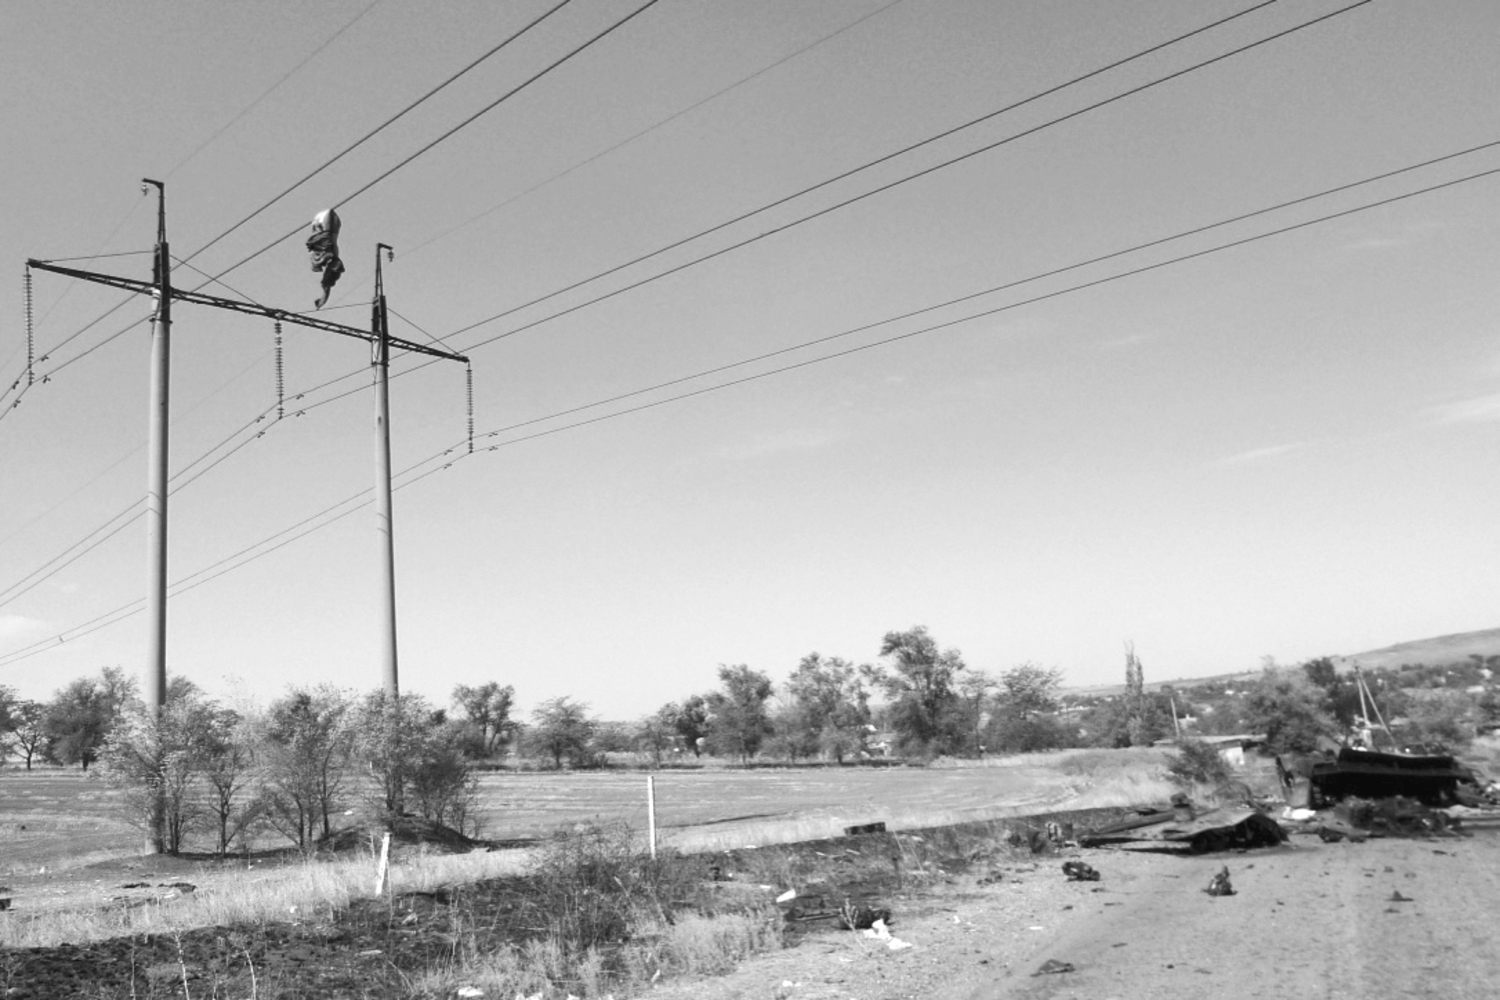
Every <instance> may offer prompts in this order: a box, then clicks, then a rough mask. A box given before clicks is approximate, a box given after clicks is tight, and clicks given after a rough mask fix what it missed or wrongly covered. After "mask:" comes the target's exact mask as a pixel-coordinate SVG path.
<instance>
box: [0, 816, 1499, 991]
mask: <svg viewBox="0 0 1500 1000" xmlns="http://www.w3.org/2000/svg"><path fill="white" fill-rule="evenodd" d="M152 860H153V863H152V864H149V865H142V866H140V867H130V868H129V869H128V870H127V869H119V870H116V869H115V868H114V867H113V865H112V864H111V865H110V866H90V867H88V868H84V869H81V870H77V871H74V872H70V873H68V874H69V875H70V876H72V877H71V878H64V879H59V880H58V881H57V882H55V883H54V882H52V881H51V879H50V878H44V877H38V879H37V880H36V884H35V885H30V886H28V887H27V888H28V889H29V890H31V892H29V893H28V895H29V896H30V898H31V899H33V900H34V901H35V902H36V903H39V904H43V905H45V903H44V900H46V890H49V889H50V890H52V891H57V892H59V894H60V895H63V896H67V897H71V899H72V900H73V901H76V900H77V898H78V895H79V893H80V892H81V893H82V894H83V895H93V894H99V895H108V894H119V893H120V892H121V891H122V881H123V880H127V879H128V880H129V881H131V882H149V883H151V884H152V888H150V889H144V888H143V889H142V890H140V891H142V892H145V893H157V894H159V893H160V892H161V885H160V883H162V882H170V881H172V880H173V879H174V878H183V877H185V876H188V875H189V874H190V873H189V870H188V867H189V866H188V865H187V863H186V862H172V861H169V860H168V859H152ZM1067 860H1083V861H1086V862H1087V863H1088V864H1090V865H1092V866H1093V867H1094V868H1096V869H1097V870H1098V871H1099V872H1100V874H1101V876H1102V878H1101V880H1100V881H1098V882H1070V881H1068V880H1067V879H1066V878H1065V876H1064V874H1063V872H1062V863H1063V862H1064V861H1067ZM173 864H176V865H178V866H180V868H171V866H172V865H173ZM1225 867H1227V869H1228V871H1229V874H1230V877H1231V880H1232V883H1233V886H1234V889H1235V890H1236V892H1235V894H1234V895H1232V896H1222V897H1211V896H1209V895H1208V894H1207V893H1206V892H1204V889H1205V888H1206V887H1207V885H1208V883H1209V881H1210V879H1211V878H1212V876H1213V875H1214V874H1215V873H1216V872H1218V871H1220V869H1221V868H1225ZM106 868H107V870H106ZM169 869H170V870H169ZM205 874H207V873H206V872H205V871H204V870H203V869H202V868H201V867H200V868H199V869H198V870H197V872H196V875H197V876H198V877H201V876H203V875H205ZM226 874H227V873H226ZM51 875H52V873H49V876H51ZM49 883H50V884H49ZM69 883H71V884H69ZM778 888H779V887H778ZM38 890H41V891H38ZM464 896H465V898H464V903H463V907H462V909H463V910H464V912H465V913H466V914H467V916H466V917H465V921H466V926H468V927H470V928H472V927H473V926H474V925H475V921H476V919H478V918H479V917H480V915H481V914H483V915H485V916H484V921H483V922H486V923H488V922H492V921H494V920H495V919H496V917H495V915H496V914H503V913H505V912H507V911H509V910H511V909H512V908H513V907H514V905H515V902H514V900H511V899H509V898H508V897H507V895H506V893H505V892H504V891H503V890H502V889H497V888H493V887H490V888H486V887H478V888H475V889H470V890H465V891H464ZM1398 896H1399V899H1398V898H1397V897H1398ZM878 902H879V904H880V905H883V906H887V907H889V908H890V909H891V910H892V912H893V919H892V923H891V926H890V933H891V935H893V936H894V937H895V938H896V939H897V941H898V942H901V943H903V944H905V945H909V947H900V946H898V947H895V948H893V947H892V946H891V944H890V942H889V941H882V940H878V939H876V938H872V937H868V936H866V935H864V934H862V933H860V932H849V931H838V930H834V929H832V928H831V927H828V929H822V930H817V931H814V932H812V933H809V934H807V936H805V937H802V938H801V939H800V940H799V941H798V943H797V944H796V945H795V946H794V947H790V948H788V949H786V950H783V951H780V952H776V953H773V954H769V955H764V956H762V957H760V958H756V959H753V960H751V961H749V962H747V963H745V964H743V965H741V966H740V967H739V968H738V969H737V970H736V971H735V972H733V973H732V974H730V975H728V976H724V977H720V978H712V979H702V980H676V981H668V982H663V983H661V984H659V985H658V986H657V987H655V988H654V989H651V990H650V991H649V992H648V993H646V994H645V996H647V997H649V998H650V1000H735V998H754V1000H897V998H924V1000H925V998H943V1000H1001V998H1005V1000H1012V998H1015V1000H1022V998H1024V1000H1062V998H1075V997H1076V998H1088V1000H1109V998H1118V1000H1142V998H1151V997H1171V998H1173V1000H1193V998H1247V1000H1249V998H1257V997H1265V998H1282V997H1299V998H1301V997H1320V998H1343V997H1349V998H1356V997H1357V998H1360V1000H1370V998H1387V997H1392V998H1394V997H1418V996H1421V997H1424V998H1425V997H1429V996H1431V997H1442V998H1444V1000H1454V998H1457V1000H1462V998H1469V997H1474V998H1478V997H1485V998H1489V997H1493V996H1496V995H1500V994H1497V989H1496V987H1495V985H1494V984H1495V982H1496V981H1497V980H1500V942H1497V940H1496V938H1495V937H1494V935H1493V929H1494V925H1495V920H1494V918H1495V916H1496V914H1497V912H1500V830H1496V829H1488V830H1484V829H1481V830H1479V831H1477V832H1475V833H1474V834H1473V835H1472V836H1467V837H1443V838H1430V839H1416V840H1397V839H1372V840H1369V841H1367V842H1365V843H1360V844H1350V843H1347V842H1345V843H1334V844H1325V843H1323V842H1322V841H1320V840H1319V839H1318V838H1317V837H1315V836H1306V835H1299V836H1294V837H1293V839H1292V842H1291V843H1290V844H1289V845H1287V846H1283V847H1279V848H1264V849H1257V850H1251V851H1246V852H1230V853H1224V854H1212V855H1200V856H1192V855H1182V854H1177V853H1157V852H1151V851H1144V850H1140V849H1135V848H1131V849H1119V848H1116V849H1093V850H1079V849H1067V850H1064V851H1062V852H1060V853H1056V854H1044V855H1035V856H1026V857H1017V858H1013V859H1011V860H1000V861H996V862H994V863H981V864H979V865H977V866H974V867H970V868H968V869H967V870H954V871H952V872H951V873H950V874H944V873H943V872H942V871H941V870H940V869H929V872H928V874H927V875H923V876H922V877H919V878H908V879H907V880H906V882H905V883H904V885H903V887H902V888H900V889H899V890H898V889H891V890H890V891H889V895H887V896H885V897H882V898H880V899H879V900H878ZM454 912H456V911H455V908H454V907H452V906H450V905H448V902H447V901H445V900H443V899H429V898H421V897H419V898H412V899H405V900H398V901H397V902H396V904H395V905H394V906H390V905H383V904H379V903H364V904H357V905H356V907H355V908H354V910H353V911H351V913H350V914H348V915H347V916H346V917H344V918H341V919H339V920H337V921H333V920H331V919H329V918H327V917H325V918H322V919H319V918H317V917H316V916H313V918H312V919H307V920H301V921H296V920H292V921H288V922H286V923H269V924H264V925H257V926H254V927H249V928H209V929H205V930H202V931H193V932H184V933H183V934H181V935H171V936H159V937H157V938H155V939H147V938H136V939H128V938H127V939H123V940H118V939H117V940H114V941H104V942H98V943H95V944H82V945H76V946H63V947H59V948H47V949H15V950H9V951H5V952H3V953H0V997H6V998H13V1000H44V998H45V1000H55V998H74V997H78V998H88V1000H96V998H97V1000H103V998H112V997H127V996H129V997H137V998H140V997H153V996H154V997H171V996H175V997H181V996H184V995H191V996H193V997H200V996H219V997H240V996H247V997H248V996H252V995H253V996H257V997H260V998H270V997H318V998H319V1000H326V998H336V997H350V998H354V997H361V998H366V1000H369V998H383V997H409V996H411V995H412V993H411V991H410V990H409V988H407V983H406V980H405V976H404V974H403V973H402V972H401V969H402V968H413V967H416V965H420V964H423V963H430V962H432V961H435V960H440V959H441V957H442V955H443V953H444V952H445V951H446V950H447V949H450V948H451V947H452V943H453V941H454V933H455V931H456V930H457V928H455V927H452V926H449V924H450V923H452V920H453V914H454ZM0 919H4V916H3V915H0ZM818 926H823V927H826V926H827V925H826V924H825V925H818ZM1048 961H1054V962H1058V963H1066V964H1067V965H1069V966H1071V971H1065V972H1058V973H1050V974H1044V975H1036V973H1037V972H1038V970H1039V969H1040V968H1041V967H1042V966H1043V964H1044V963H1047V962H1048ZM413 963H416V965H414V964H413ZM185 981H186V982H187V984H188V987H187V988H185V985H184V983H185ZM503 1000H511V998H510V997H505V998H503Z"/></svg>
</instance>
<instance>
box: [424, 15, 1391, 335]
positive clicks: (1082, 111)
mask: <svg viewBox="0 0 1500 1000" xmlns="http://www.w3.org/2000/svg"><path fill="white" fill-rule="evenodd" d="M1268 2H1275V0H1268ZM1372 2H1373V0H1356V2H1354V3H1351V4H1349V5H1347V6H1344V7H1341V8H1339V9H1338V10H1335V11H1332V12H1330V13H1327V14H1322V15H1320V16H1318V17H1315V18H1313V19H1311V20H1308V21H1304V22H1302V23H1301V24H1297V25H1294V26H1293V27H1291V28H1286V29H1284V30H1282V31H1278V32H1276V33H1275V34H1272V35H1267V36H1265V37H1264V38H1260V39H1257V40H1255V41H1253V42H1249V43H1247V44H1245V45H1241V46H1239V47H1237V48H1234V49H1231V50H1229V51H1228V52H1225V53H1222V54H1220V55H1217V56H1213V57H1211V58H1209V59H1205V60H1203V61H1201V62H1197V63H1194V64H1193V65H1191V66H1188V67H1186V68H1184V69H1180V70H1175V71H1173V72H1171V73H1168V74H1166V75H1164V76H1160V77H1157V78H1156V79H1154V80H1149V81H1147V82H1146V83H1143V84H1139V85H1137V86H1134V87H1131V88H1130V89H1128V90H1124V91H1121V92H1120V93H1117V94H1114V95H1112V96H1110V97H1107V98H1104V99H1103V100H1100V101H1096V102H1094V103H1093V104H1089V105H1086V106H1084V107H1082V108H1079V109H1077V110H1075V111H1070V112H1068V113H1067V114H1064V115H1060V116H1058V117H1056V118H1052V119H1049V120H1048V121H1045V122H1042V123H1041V124H1039V125H1034V126H1032V127H1031V128H1028V129H1024V130H1022V131H1020V132H1016V133H1014V134H1012V135H1009V136H1006V137H1005V138H1003V139H998V140H996V141H994V142H990V143H986V144H985V145H983V146H980V147H979V148H978V149H973V150H970V151H969V152H967V153H961V154H959V155H958V156H955V157H953V158H951V159H948V160H944V161H942V162H940V163H937V164H934V165H932V166H930V167H925V168H923V169H922V170H918V171H916V172H915V173H911V174H907V175H906V176H904V177H900V178H897V179H896V180H894V181H890V182H888V183H886V184H882V185H880V186H879V187H876V188H872V189H871V190H869V191H865V192H863V193H862V194H858V195H855V196H853V197H851V198H846V199H844V200H843V201H840V202H836V203H834V204H833V205H830V206H828V207H826V208H822V209H819V210H818V211H816V212H813V213H811V214H809V215H804V216H801V217H800V218H797V219H793V220H792V221H790V222H786V223H783V224H782V225H779V226H775V227H773V228H771V229H768V230H765V231H764V232H761V233H758V234H756V235H755V236H751V237H747V238H746V239H743V240H740V241H739V242H737V243H732V244H730V245H729V246H727V247H723V248H721V249H719V250H715V251H713V252H712V253H707V254H704V255H703V256H701V257H695V258H693V259H692V260H690V261H687V262H685V263H683V264H678V265H677V266H675V267H671V268H668V269H667V270H665V271H661V272H659V273H657V274H654V275H650V276H648V277H645V278H642V279H640V280H638V281H634V282H632V283H630V284H628V285H625V286H623V287H621V288H617V289H615V290H613V291H610V292H606V293H604V294H602V295H598V296H595V297H594V298H592V299H588V300H586V301H584V302H581V303H578V304H577V305H574V306H570V307H568V308H567V309H562V310H560V311H558V312H555V313H552V314H550V315H548V316H544V317H542V318H540V319H537V320H533V321H531V322H530V323H525V324H522V325H521V326H518V327H514V328H512V329H510V330H507V331H505V332H504V333H498V334H495V335H494V336H492V337H488V338H485V339H484V340H480V341H477V342H476V343H474V344H472V345H471V346H470V347H468V348H467V349H466V353H467V351H473V350H477V349H478V348H480V347H484V346H486V345H488V344H492V343H494V342H495V341H497V340H503V339H504V338H506V337H510V336H514V335H515V334H517V333H521V332H522V331H524V330H530V329H532V328H534V327H537V326H540V325H541V324H543V323H549V322H551V321H552V320H554V319H559V318H561V317H563V316H567V315H569V314H571V313H574V312H577V311H579V310H580V309H585V308H587V307H589V306H591V305H595V304H596V303H599V302H603V301H605V300H606V299H611V298H614V297H615V296H617V295H622V294H624V293H625V292H628V291H632V290H634V289H636V288H640V287H641V286H642V285H647V284H650V283H651V282H654V281H659V280H660V279H662V278H665V277H668V276H669V275H673V274H676V273H678V272H679V271H685V270H687V269H688V268H690V267H693V266H695V265H697V264H701V263H703V262H705V261H709V260H713V259H714V258H716V257H721V256H723V255H724V254H727V253H731V252H733V251H735V250H739V249H741V248H742V247H746V246H749V245H750V244H752V243H756V242H759V241H760V240H763V239H766V238H767V237H770V236H774V235H776V234H778V233H783V232H786V231H787V230H789V229H792V228H794V227H796V226H800V225H802V224H803V223H804V222H811V221H812V220H814V219H818V218H821V217H823V216H825V215H829V214H831V213H833V212H836V211H838V210H839V209H842V208H847V207H848V206H850V205H854V204H857V203H858V202H861V201H864V200H865V199H867V198H872V197H874V196H875V195H878V194H882V193H884V192H886V191H889V190H891V189H893V188H896V187H899V186H900V185H902V184H906V183H908V182H910V181H914V180H917V179H918V178H921V177H926V176H927V175H929V174H932V173H935V172H937V171H939V170H943V169H945V168H947V167H951V166H953V165H954V164H956V163H962V162H963V161H965V160H968V159H971V158H973V157H975V156H978V155H980V154H982V153H987V152H989V151H991V150H993V149H996V148H998V147H1000V146H1004V145H1006V144H1008V143H1011V142H1015V141H1016V140H1017V139H1022V138H1025V137H1026V136H1030V135H1034V134H1036V133H1038V132H1041V131H1043V130H1044V129H1048V128H1051V127H1052V126H1054V125H1059V124H1062V123H1063V122H1066V121H1070V120H1072V119H1074V118H1078V117H1081V116H1082V115H1086V114H1088V113H1089V112H1091V111H1095V110H1097V109H1099V108H1102V107H1105V106H1107V105H1110V104H1114V103H1115V102H1117V101H1122V100H1124V99H1125V98H1127V97H1131V96H1133V95H1135V94H1139V93H1141V92H1143V91H1146V90H1149V89H1151V88H1152V87H1156V86H1159V85H1161V84H1163V83H1167V82H1169V81H1171V80H1175V79H1177V78H1179V77H1182V76H1186V75H1187V74H1189V73H1193V72H1196V71H1197V70H1200V69H1203V68H1205V67H1207V66H1212V65H1214V64H1215V63H1219V62H1222V61H1224V60H1225V59H1230V58H1232V57H1234V56H1236V55H1240V54H1241V53H1244V52H1248V51H1250V50H1251V49H1255V48H1258V47H1260V46H1262V45H1266V44H1268V43H1270V42H1273V41H1276V40H1277V39H1280V38H1284V37H1286V36H1287V35H1290V34H1293V33H1294V32H1297V31H1301V30H1303V29H1304V28H1309V27H1312V26H1313V25H1315V24H1319V23H1321V22H1323V21H1327V20H1329V19H1330V18H1334V17H1337V16H1339V15H1340V14H1346V13H1348V12H1349V11H1352V10H1355V9H1357V8H1360V7H1363V6H1365V5H1367V4H1369V3H1372ZM1262 6H1264V4H1262ZM1251 9H1252V10H1253V9H1255V8H1251ZM1242 13H1246V12H1242ZM1209 27H1211V25H1210V26H1209ZM1202 30H1206V28H1204V29H1198V31H1202ZM1196 33H1197V32H1192V33H1190V34H1196ZM1183 37H1186V36H1183ZM1162 44H1164V45H1165V44H1171V43H1170V42H1167V43H1162ZM1160 47H1161V46H1160V45H1158V46H1154V47H1153V48H1152V49H1148V50H1145V52H1150V51H1154V50H1155V49H1158V48H1160ZM1145 52H1142V53H1138V54H1137V55H1136V56H1132V57H1129V58H1127V59H1125V60H1121V61H1120V62H1128V61H1130V59H1132V58H1139V57H1140V56H1141V55H1144V54H1145ZM1112 65H1117V64H1112ZM1106 68H1108V67H1106ZM1097 72H1100V71H1098V70H1096V71H1093V72H1091V73H1089V74H1085V75H1084V76H1082V77H1078V78H1077V79H1079V80H1081V79H1086V78H1087V77H1088V76H1092V75H1094V74H1095V73H1097ZM1073 82H1075V81H1069V83H1066V84H1060V85H1059V86H1058V87H1054V88H1052V89H1051V90H1049V91H1044V92H1043V94H1047V93H1053V92H1055V91H1056V90H1058V89H1061V87H1065V86H1069V85H1071V83H1073ZM1043 94H1039V95H1036V96H1038V97H1039V96H1043ZM1034 99H1035V98H1034V97H1033V98H1026V99H1024V100H1022V101H1019V102H1017V103H1016V104H1013V105H1010V106H1009V108H1014V107H1020V106H1021V105H1022V104H1025V103H1027V102H1028V101H1030V100H1034ZM1009 108H1005V109H1001V111H1000V112H994V113H993V114H999V113H1001V112H1003V111H1005V110H1009ZM993 114H992V115H990V116H987V117H993ZM961 127H963V126H961ZM890 155H892V156H897V155H900V153H899V152H898V153H893V154H890ZM885 159H889V157H883V158H882V159H881V160H879V161H873V162H884V160H885ZM867 166H868V165H867ZM860 169H864V168H863V167H861V168H856V170H855V171H851V172H850V173H854V172H858V170H860ZM840 176H841V177H843V176H848V175H847V174H843V175H840ZM837 179H838V178H833V179H832V180H837ZM831 182H832V181H831V180H830V181H828V182H824V183H825V184H826V183H831ZM822 186H823V184H819V185H815V187H822ZM808 190H813V189H808ZM800 193H801V192H799V193H798V194H800ZM798 194H793V195H789V196H788V197H787V198H783V199H780V200H779V201H776V202H773V203H771V204H770V205H767V206H765V207H764V208H761V209H756V210H755V211H753V212H749V213H747V214H745V215H742V216H739V217H737V218H735V219H731V220H729V221H728V222H725V223H721V224H719V225H717V226H714V227H712V228H710V229H706V230H703V231H701V232H699V233H696V234H694V235H693V236H689V237H687V238H685V239H682V240H678V241H677V242H676V243H672V244H670V245H668V246H665V247H662V248H661V249H659V250H654V251H652V252H651V253H649V254H645V255H643V256H641V257H637V258H636V259H635V260H631V261H627V262H626V263H624V264H621V265H618V266H616V267H612V268H610V269H609V270H607V271H602V272H600V273H598V274H596V275H594V276H592V277H589V278H585V279H583V280H582V281H577V282H574V283H573V284H571V285H568V286H567V287H565V288H560V289H558V290H557V291H555V292H550V293H548V294H547V295H544V296H542V297H541V298H537V299H533V300H531V301H530V302H524V303H522V304H521V305H518V306H515V307H513V308H510V309H507V310H505V311H504V312H500V313H496V314H495V315H493V316H490V317H488V318H487V319H482V320H479V321H477V322H474V323H470V324H469V325H468V326H464V327H460V328H459V329H457V330H455V331H454V332H453V333H452V334H450V335H449V336H450V337H452V336H455V335H457V334H460V333H466V332H468V331H470V330H473V329H476V328H478V327H480V326H484V325H486V324H488V323H492V322H494V321H495V320H497V319H502V318H504V317H505V316H509V315H511V314H513V313H515V312H518V311H520V310H522V309H525V308H527V307H528V306H532V305H535V304H537V303H539V302H543V301H546V300H547V299H550V298H554V297H555V296H558V295H561V294H563V293H564V292H567V291H571V290H572V289H575V288H578V287H579V286H581V285H585V284H588V283H590V282H593V281H596V280H598V279H599V278H602V277H606V276H608V275H610V274H614V273H615V272H617V271H620V270H622V269H624V268H627V267H630V266H631V265H633V264H636V263H639V262H641V261H644V260H647V259H649V258H651V257H655V256H658V255H660V254H662V253H665V252H667V251H668V250H672V249H674V248H676V247H680V246H682V245H683V244H684V243H689V242H691V241H693V240H696V239H698V238H700V237H701V236H705V235H708V234H709V233H712V232H716V231H718V230H720V229H722V228H724V226H727V225H732V224H734V223H735V222H738V221H741V220H743V219H746V218H749V217H750V216H752V215H755V214H758V213H759V212H761V211H764V210H765V209H767V208H771V207H774V206H776V205H780V204H784V203H785V202H786V201H787V200H789V199H790V198H796V197H798Z"/></svg>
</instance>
